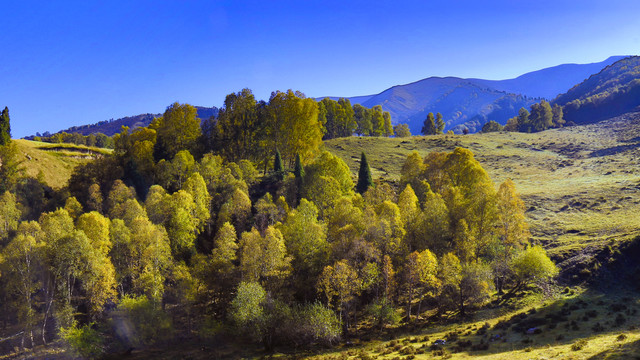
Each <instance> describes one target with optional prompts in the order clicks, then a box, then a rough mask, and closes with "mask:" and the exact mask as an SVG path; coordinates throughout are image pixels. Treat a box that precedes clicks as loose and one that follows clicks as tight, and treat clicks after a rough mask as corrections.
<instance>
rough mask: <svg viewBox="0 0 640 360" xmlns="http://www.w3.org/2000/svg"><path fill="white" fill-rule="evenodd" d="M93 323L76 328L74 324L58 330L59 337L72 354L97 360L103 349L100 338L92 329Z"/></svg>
mask: <svg viewBox="0 0 640 360" xmlns="http://www.w3.org/2000/svg"><path fill="white" fill-rule="evenodd" d="M92 326H93V323H91V324H87V325H85V326H83V327H81V328H78V327H77V326H76V325H75V324H74V325H73V326H71V327H68V328H61V329H60V336H61V337H62V338H63V339H64V341H66V342H67V344H68V345H69V347H70V348H71V350H72V352H74V353H75V354H77V355H79V356H81V357H83V358H97V357H99V356H100V355H101V354H102V353H103V351H104V349H103V347H102V336H101V335H100V333H99V332H98V331H97V330H95V329H93V328H92Z"/></svg>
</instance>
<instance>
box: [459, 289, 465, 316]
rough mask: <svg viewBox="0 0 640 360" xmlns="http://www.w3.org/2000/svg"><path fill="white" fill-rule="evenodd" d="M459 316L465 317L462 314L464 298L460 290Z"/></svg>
mask: <svg viewBox="0 0 640 360" xmlns="http://www.w3.org/2000/svg"><path fill="white" fill-rule="evenodd" d="M460 315H461V316H465V313H464V297H463V294H462V288H460Z"/></svg>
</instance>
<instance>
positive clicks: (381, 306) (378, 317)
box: [367, 300, 402, 327]
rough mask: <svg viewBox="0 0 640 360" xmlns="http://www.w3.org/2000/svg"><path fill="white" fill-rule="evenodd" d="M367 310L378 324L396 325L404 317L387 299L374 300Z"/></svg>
mask: <svg viewBox="0 0 640 360" xmlns="http://www.w3.org/2000/svg"><path fill="white" fill-rule="evenodd" d="M367 312H368V313H369V314H370V315H371V316H372V317H373V321H374V322H375V324H376V325H378V326H381V327H382V326H384V325H395V324H397V323H399V322H400V319H401V318H402V317H401V316H400V315H399V314H398V313H397V312H396V310H395V309H394V307H393V306H392V305H391V304H390V303H389V302H388V301H386V300H377V301H374V302H373V303H372V304H371V305H369V307H368V308H367Z"/></svg>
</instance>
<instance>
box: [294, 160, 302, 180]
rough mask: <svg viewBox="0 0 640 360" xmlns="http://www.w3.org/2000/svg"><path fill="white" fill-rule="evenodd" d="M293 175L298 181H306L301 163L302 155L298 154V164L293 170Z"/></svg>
mask: <svg viewBox="0 0 640 360" xmlns="http://www.w3.org/2000/svg"><path fill="white" fill-rule="evenodd" d="M293 175H295V177H296V179H298V181H302V179H304V167H302V162H301V161H300V154H296V163H295V166H294V168H293Z"/></svg>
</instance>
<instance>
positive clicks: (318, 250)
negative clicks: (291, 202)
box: [278, 199, 329, 299]
mask: <svg viewBox="0 0 640 360" xmlns="http://www.w3.org/2000/svg"><path fill="white" fill-rule="evenodd" d="M278 228H279V229H280V230H281V232H282V236H283V237H284V241H285V245H286V248H287V251H288V252H289V254H291V256H292V257H293V261H292V268H293V276H294V280H293V283H294V284H296V285H294V286H295V287H297V288H298V290H299V292H300V293H301V295H303V296H304V297H305V298H308V299H311V298H313V284H314V283H315V282H316V279H317V276H318V275H319V274H320V272H321V271H322V266H323V265H324V264H325V263H326V261H327V259H328V255H329V243H328V242H327V230H326V226H324V224H322V223H320V222H319V221H318V208H317V207H316V206H315V205H314V204H313V203H312V202H309V201H307V200H306V199H302V200H301V201H300V205H298V207H297V208H296V209H295V210H292V211H291V212H290V213H289V214H288V215H287V218H286V220H285V221H284V223H282V225H281V226H279V227H278ZM297 284H299V285H297Z"/></svg>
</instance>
